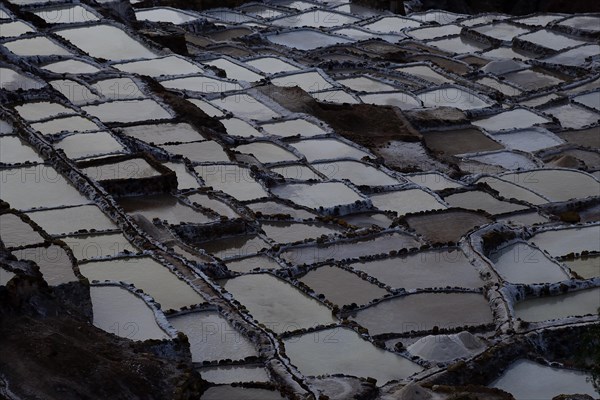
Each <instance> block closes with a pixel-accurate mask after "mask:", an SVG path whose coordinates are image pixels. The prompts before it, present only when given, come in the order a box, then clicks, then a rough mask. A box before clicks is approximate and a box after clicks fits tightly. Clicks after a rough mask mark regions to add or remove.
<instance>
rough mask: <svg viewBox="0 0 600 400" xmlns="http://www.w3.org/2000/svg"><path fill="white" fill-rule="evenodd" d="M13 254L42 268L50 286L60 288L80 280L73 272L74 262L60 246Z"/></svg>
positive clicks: (30, 249) (37, 248)
mask: <svg viewBox="0 0 600 400" xmlns="http://www.w3.org/2000/svg"><path fill="white" fill-rule="evenodd" d="M3 228H4V227H3ZM12 254H13V255H15V256H16V257H17V258H19V259H20V260H30V261H33V262H35V263H36V264H37V265H38V267H40V272H41V273H42V275H43V277H44V280H45V281H46V282H47V283H48V285H50V286H58V285H62V284H63V283H69V282H75V281H77V280H78V278H77V276H75V272H74V271H73V262H72V261H71V259H70V258H69V255H68V254H67V252H66V251H65V250H64V249H63V248H62V247H60V246H57V245H50V246H48V247H30V248H26V249H22V250H19V251H13V252H12Z"/></svg>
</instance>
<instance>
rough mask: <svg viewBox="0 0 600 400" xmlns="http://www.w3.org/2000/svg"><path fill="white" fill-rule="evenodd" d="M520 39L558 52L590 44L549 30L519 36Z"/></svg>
mask: <svg viewBox="0 0 600 400" xmlns="http://www.w3.org/2000/svg"><path fill="white" fill-rule="evenodd" d="M519 39H520V40H524V41H527V42H530V43H533V44H537V45H539V46H542V47H545V48H547V49H551V50H556V51H560V50H564V49H566V48H569V47H575V46H579V45H581V44H586V43H588V42H584V41H583V40H578V39H573V38H571V37H569V36H566V35H561V34H558V33H554V32H552V31H550V30H548V29H542V30H539V31H536V32H532V33H528V34H527V35H521V36H519Z"/></svg>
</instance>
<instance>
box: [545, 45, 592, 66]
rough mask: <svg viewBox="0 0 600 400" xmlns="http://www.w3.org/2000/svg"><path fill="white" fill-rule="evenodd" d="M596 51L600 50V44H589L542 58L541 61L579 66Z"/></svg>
mask: <svg viewBox="0 0 600 400" xmlns="http://www.w3.org/2000/svg"><path fill="white" fill-rule="evenodd" d="M598 52H600V45H597V44H589V45H584V46H580V47H576V48H574V49H571V50H567V51H562V52H560V53H558V54H555V55H553V56H550V57H547V58H544V59H543V61H545V62H548V63H551V64H559V65H568V66H579V65H583V64H585V63H586V62H587V59H588V58H589V57H594V56H596V55H597V54H598Z"/></svg>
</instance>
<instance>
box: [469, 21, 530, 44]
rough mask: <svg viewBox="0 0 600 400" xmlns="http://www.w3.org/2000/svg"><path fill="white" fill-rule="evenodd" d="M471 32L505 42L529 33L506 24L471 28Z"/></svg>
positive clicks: (526, 30)
mask: <svg viewBox="0 0 600 400" xmlns="http://www.w3.org/2000/svg"><path fill="white" fill-rule="evenodd" d="M473 30H474V31H475V32H479V33H481V34H482V35H485V36H489V37H492V38H494V39H498V40H502V41H506V42H510V41H511V40H513V38H514V37H515V36H519V35H522V34H524V33H527V32H529V30H528V29H525V28H520V27H518V26H516V25H513V24H510V23H507V22H500V23H496V24H490V25H483V26H478V27H476V28H473Z"/></svg>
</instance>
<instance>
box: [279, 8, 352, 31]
mask: <svg viewBox="0 0 600 400" xmlns="http://www.w3.org/2000/svg"><path fill="white" fill-rule="evenodd" d="M357 21H359V18H356V17H353V16H350V15H346V14H341V13H336V12H331V11H326V10H315V11H307V12H305V13H301V14H295V15H291V16H289V17H283V18H280V19H276V20H274V21H272V23H273V24H274V25H277V26H284V27H287V28H300V27H303V26H308V27H311V28H320V27H326V28H331V27H335V26H342V25H347V24H351V23H354V22H357Z"/></svg>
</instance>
